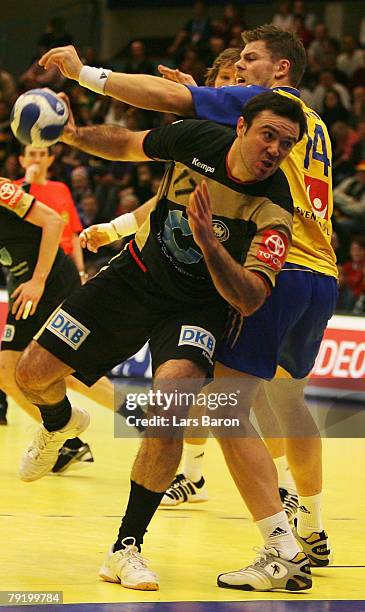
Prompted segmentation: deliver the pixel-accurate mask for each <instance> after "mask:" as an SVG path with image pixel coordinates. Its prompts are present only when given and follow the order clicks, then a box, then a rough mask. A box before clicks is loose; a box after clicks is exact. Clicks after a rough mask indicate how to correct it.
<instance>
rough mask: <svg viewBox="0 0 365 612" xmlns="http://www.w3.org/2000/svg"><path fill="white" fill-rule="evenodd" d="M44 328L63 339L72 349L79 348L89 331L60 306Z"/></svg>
mask: <svg viewBox="0 0 365 612" xmlns="http://www.w3.org/2000/svg"><path fill="white" fill-rule="evenodd" d="M46 329H49V331H50V332H52V334H55V335H56V336H58V337H59V338H60V339H61V340H63V342H66V343H67V344H68V345H69V346H71V348H73V349H74V351H77V349H78V348H80V345H81V344H82V343H83V341H84V340H85V338H87V336H88V335H89V333H90V330H89V329H87V327H84V326H83V325H82V324H81V323H79V321H76V319H74V318H73V317H71V315H69V314H68V313H67V312H65V311H64V310H62V308H61V309H60V310H58V311H57V312H56V313H55V315H54V316H53V317H52V319H51V320H50V322H49V323H48V324H47V326H46Z"/></svg>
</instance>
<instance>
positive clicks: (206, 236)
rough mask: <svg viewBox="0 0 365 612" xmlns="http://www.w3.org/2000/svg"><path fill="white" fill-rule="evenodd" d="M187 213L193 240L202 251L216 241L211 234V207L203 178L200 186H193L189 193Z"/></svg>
mask: <svg viewBox="0 0 365 612" xmlns="http://www.w3.org/2000/svg"><path fill="white" fill-rule="evenodd" d="M187 214H188V220H189V225H190V228H191V231H192V232H193V237H194V240H195V242H196V244H197V245H198V246H199V247H200V248H201V250H202V251H203V253H204V251H205V249H206V248H208V247H209V246H214V245H215V243H217V242H218V241H217V239H216V238H215V236H214V234H213V225H212V207H211V203H210V196H209V191H208V186H207V183H206V181H205V180H204V179H203V180H202V182H201V186H200V187H199V185H198V186H197V187H195V189H194V191H193V193H192V194H190V197H189V207H188V209H187Z"/></svg>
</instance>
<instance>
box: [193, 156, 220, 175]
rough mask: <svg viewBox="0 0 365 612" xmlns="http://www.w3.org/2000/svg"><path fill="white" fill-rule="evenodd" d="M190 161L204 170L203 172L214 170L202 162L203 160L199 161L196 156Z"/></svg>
mask: <svg viewBox="0 0 365 612" xmlns="http://www.w3.org/2000/svg"><path fill="white" fill-rule="evenodd" d="M191 163H192V164H194V166H197V167H198V168H201V169H202V170H204V172H214V171H215V168H213V167H212V166H208V165H207V164H203V162H201V161H199V159H198V158H197V157H194V159H193V161H192V162H191Z"/></svg>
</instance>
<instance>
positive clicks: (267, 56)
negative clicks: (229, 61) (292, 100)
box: [236, 40, 281, 87]
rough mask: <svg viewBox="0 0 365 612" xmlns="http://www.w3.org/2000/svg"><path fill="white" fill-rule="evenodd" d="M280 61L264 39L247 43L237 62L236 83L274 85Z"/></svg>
mask: <svg viewBox="0 0 365 612" xmlns="http://www.w3.org/2000/svg"><path fill="white" fill-rule="evenodd" d="M280 61H281V60H274V59H273V57H272V56H271V53H270V51H268V49H267V48H266V44H265V42H264V41H263V40H257V41H254V42H250V43H247V45H246V46H245V47H244V49H242V52H241V56H240V59H239V60H238V62H236V71H237V75H236V84H237V85H259V86H261V87H272V86H273V85H274V84H275V78H276V75H277V72H278V69H279V67H280Z"/></svg>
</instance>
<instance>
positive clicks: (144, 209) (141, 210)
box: [133, 196, 157, 227]
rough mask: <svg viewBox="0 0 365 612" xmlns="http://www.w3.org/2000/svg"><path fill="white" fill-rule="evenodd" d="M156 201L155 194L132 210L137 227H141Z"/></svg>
mask: <svg viewBox="0 0 365 612" xmlns="http://www.w3.org/2000/svg"><path fill="white" fill-rule="evenodd" d="M156 201H157V196H153V197H152V198H150V199H149V200H147V202H145V203H144V204H142V206H139V207H138V208H136V210H134V211H133V214H134V216H135V218H136V221H137V223H138V227H141V225H143V223H144V222H145V220H146V219H147V217H148V215H149V214H150V212H151V210H152V208H153V207H154V206H155V205H156Z"/></svg>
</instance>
